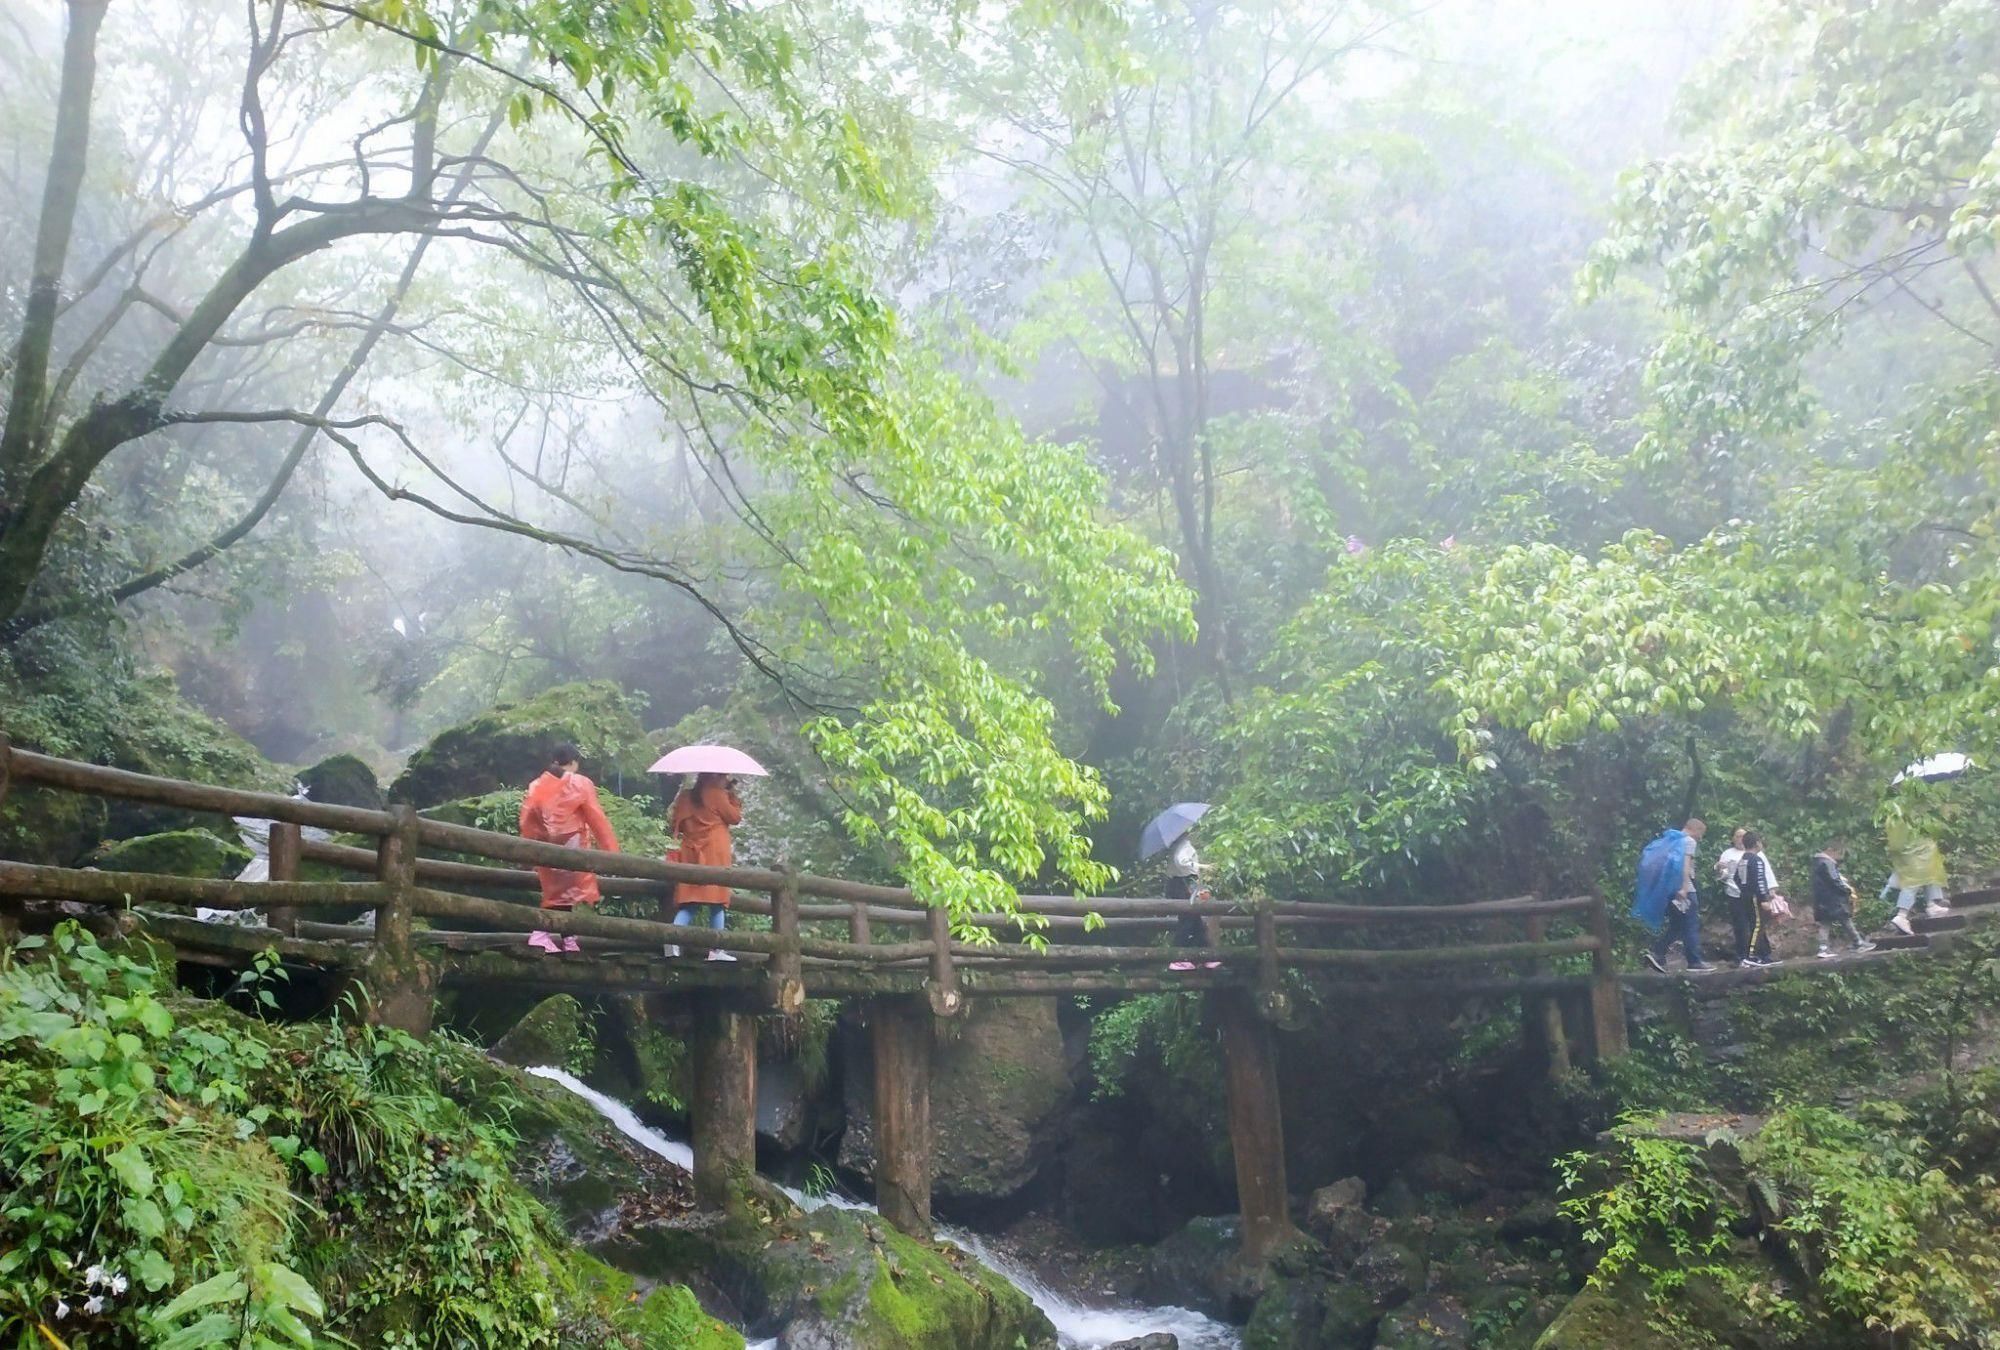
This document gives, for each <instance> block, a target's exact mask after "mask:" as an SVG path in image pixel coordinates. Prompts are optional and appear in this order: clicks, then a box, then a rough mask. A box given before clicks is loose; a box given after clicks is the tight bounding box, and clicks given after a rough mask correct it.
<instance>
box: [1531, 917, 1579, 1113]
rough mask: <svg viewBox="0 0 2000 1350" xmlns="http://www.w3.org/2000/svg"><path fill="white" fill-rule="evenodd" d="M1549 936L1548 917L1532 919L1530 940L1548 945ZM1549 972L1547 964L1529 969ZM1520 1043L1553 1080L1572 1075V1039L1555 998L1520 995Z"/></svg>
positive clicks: (1537, 962)
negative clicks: (1564, 1025) (1570, 1070)
mask: <svg viewBox="0 0 2000 1350" xmlns="http://www.w3.org/2000/svg"><path fill="white" fill-rule="evenodd" d="M1548 936H1549V921H1548V918H1547V916H1546V915H1541V914H1536V915H1532V916H1530V917H1529V919H1528V938H1529V940H1530V941H1533V942H1545V941H1547V940H1548ZM1548 971H1549V963H1548V962H1547V961H1536V962H1533V963H1532V964H1531V965H1530V967H1529V973H1530V974H1531V975H1546V974H1547V973H1548ZM1521 1040H1522V1043H1523V1044H1524V1046H1525V1047H1526V1049H1527V1051H1528V1053H1529V1054H1530V1055H1533V1056H1534V1057H1535V1058H1536V1059H1537V1060H1538V1061H1540V1063H1541V1064H1542V1066H1543V1068H1544V1069H1545V1070H1546V1071H1547V1072H1548V1076H1549V1077H1550V1078H1551V1079H1559V1078H1561V1077H1563V1076H1564V1075H1565V1074H1567V1073H1568V1072H1569V1064H1570V1061H1569V1037H1568V1036H1567V1035H1566V1034H1564V1031H1563V1014H1562V1005H1561V1004H1560V1003H1559V1002H1557V1001H1556V999H1555V998H1554V997H1553V996H1552V995H1549V994H1523V995H1521Z"/></svg>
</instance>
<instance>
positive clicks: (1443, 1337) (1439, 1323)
mask: <svg viewBox="0 0 2000 1350" xmlns="http://www.w3.org/2000/svg"><path fill="white" fill-rule="evenodd" d="M1471 1338H1472V1323H1471V1321H1470V1320H1469V1319H1468V1318H1467V1317H1466V1315H1465V1309H1464V1308H1463V1307H1462V1306H1460V1304H1459V1302H1458V1300H1457V1299H1455V1298H1453V1297H1451V1296H1450V1295H1448V1294H1431V1295H1427V1296H1425V1297H1424V1298H1421V1299H1418V1300H1416V1301H1415V1302H1413V1303H1410V1304H1408V1305H1406V1306H1404V1307H1401V1308H1397V1309H1395V1310H1394V1311H1393V1312H1390V1313H1388V1314H1387V1315H1385V1316H1384V1317H1383V1318H1382V1321H1381V1324H1380V1325H1379V1326H1377V1327H1376V1329H1375V1350H1464V1347H1465V1346H1466V1344H1467V1343H1468V1342H1469V1341H1470V1340H1471Z"/></svg>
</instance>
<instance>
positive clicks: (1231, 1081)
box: [1209, 989, 1294, 1264]
mask: <svg viewBox="0 0 2000 1350" xmlns="http://www.w3.org/2000/svg"><path fill="white" fill-rule="evenodd" d="M1209 999H1210V1006H1211V1007H1212V1008H1213V1009H1214V1010H1215V1017H1216V1023H1217V1026H1218V1029H1219V1030H1220V1032H1221V1035H1222V1066H1223V1083H1224V1087H1225V1088H1226V1090H1227V1092H1228V1096H1229V1147H1230V1151H1231V1152H1232V1153H1234V1154H1235V1155H1236V1199H1237V1204H1238V1207H1239V1208H1240V1209H1241V1211H1242V1214H1243V1257H1244V1259H1245V1260H1246V1261H1248V1262H1250V1263H1252V1264H1261V1263H1262V1262H1263V1260H1264V1258H1265V1257H1267V1256H1269V1255H1270V1254H1271V1251H1272V1249H1273V1248H1275V1247H1277V1246H1278V1245H1279V1244H1281V1243H1283V1242H1284V1241H1286V1240H1287V1239H1288V1238H1290V1237H1291V1236H1292V1234H1293V1232H1294V1229H1293V1228H1292V1218H1291V1211H1290V1209H1289V1207H1288V1204H1287V1201H1286V1193H1285V1125H1284V1117H1283V1114H1282V1112H1281V1110H1280V1108H1279V1102H1278V1055H1277V1046H1276V1045H1275V1044H1273V1042H1272V1036H1271V1025H1270V1023H1269V1022H1267V1021H1266V1020H1265V1019H1264V1018H1262V1017H1260V1016H1258V1013H1257V1006H1256V1002H1255V1000H1254V999H1253V998H1252V996H1251V995H1250V993H1249V991H1247V990H1244V989H1218V990H1216V991H1215V992H1214V993H1212V994H1211V995H1210V996H1209Z"/></svg>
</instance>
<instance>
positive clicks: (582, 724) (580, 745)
mask: <svg viewBox="0 0 2000 1350" xmlns="http://www.w3.org/2000/svg"><path fill="white" fill-rule="evenodd" d="M564 741H567V742H569V743H570V744H572V745H574V746H576V748H577V750H578V751H579V752H580V753H581V754H582V756H583V772H584V773H586V774H588V775H590V777H592V778H593V779H595V780H596V781H597V784H598V786H599V787H601V788H603V789H605V790H606V791H608V792H623V793H627V794H631V793H640V792H646V791H650V790H651V788H652V786H653V784H652V780H651V778H650V776H649V775H648V774H647V772H646V770H647V767H648V766H649V765H650V764H651V763H652V756H651V755H650V754H649V746H648V744H647V741H646V735H645V732H644V731H643V730H641V729H640V726H639V720H638V718H637V717H636V716H635V715H634V713H633V710H632V706H631V703H630V701H629V700H627V698H626V697H625V695H624V694H623V693H622V692H620V691H619V689H618V687H617V686H616V685H614V684H611V683H609V682H608V681H604V680H594V681H591V682H589V683H587V684H564V685H557V686H556V687H555V688H553V689H548V690H544V691H543V692H542V693H540V694H537V695H535V697H533V698H530V699H523V700H521V701H519V702H515V703H502V704H500V705H498V706H496V707H494V708H490V709H488V710H487V711H486V712H483V713H481V714H479V715H478V716H477V717H474V718H471V719H469V720H467V721H464V722H461V723H459V724H458V725H457V726H455V727H448V728H446V729H445V730H443V731H441V732H439V733H438V734H437V735H436V736H434V737H432V738H431V741H430V744H428V745H426V746H424V747H423V748H422V749H421V750H419V751H417V752H416V754H414V755H412V756H410V762H409V764H408V765H407V766H406V767H405V768H404V769H403V772H402V773H401V774H399V775H397V777H396V781H395V782H393V783H391V784H390V785H389V796H390V797H391V798H393V799H394V800H396V801H399V802H411V803H414V804H415V805H417V806H420V807H422V806H438V805H441V804H442V803H445V802H449V801H455V800H458V799H460V798H465V797H479V796H483V795H485V794H487V793H490V792H498V791H501V790H503V789H508V788H511V789H514V790H516V791H519V790H521V789H524V788H526V787H527V785H528V784H529V783H530V782H531V781H533V779H534V777H535V775H536V774H538V773H540V772H541V771H542V770H543V769H544V768H546V767H548V760H549V751H550V750H551V749H552V748H554V747H555V746H556V745H557V744H559V743H561V742H564Z"/></svg>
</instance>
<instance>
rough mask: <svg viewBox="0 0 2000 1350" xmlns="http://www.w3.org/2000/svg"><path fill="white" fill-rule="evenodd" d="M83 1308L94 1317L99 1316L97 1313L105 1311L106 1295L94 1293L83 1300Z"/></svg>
mask: <svg viewBox="0 0 2000 1350" xmlns="http://www.w3.org/2000/svg"><path fill="white" fill-rule="evenodd" d="M83 1310H84V1311H85V1312H87V1313H89V1314H90V1315H91V1316H92V1317H95V1316H97V1314H99V1313H101V1312H103V1311H104V1296H103V1295H102V1294H92V1295H91V1296H90V1297H89V1298H87V1299H85V1300H84V1301H83Z"/></svg>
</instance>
